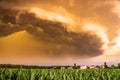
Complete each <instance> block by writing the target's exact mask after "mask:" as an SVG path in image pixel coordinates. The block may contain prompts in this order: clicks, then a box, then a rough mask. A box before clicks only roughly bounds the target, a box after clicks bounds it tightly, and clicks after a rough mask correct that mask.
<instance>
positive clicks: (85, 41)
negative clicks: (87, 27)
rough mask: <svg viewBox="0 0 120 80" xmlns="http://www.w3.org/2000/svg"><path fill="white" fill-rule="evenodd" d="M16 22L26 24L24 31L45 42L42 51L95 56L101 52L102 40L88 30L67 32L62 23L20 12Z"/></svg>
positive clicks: (53, 53) (54, 53) (55, 53)
mask: <svg viewBox="0 0 120 80" xmlns="http://www.w3.org/2000/svg"><path fill="white" fill-rule="evenodd" d="M17 23H18V24H22V25H26V26H27V27H26V31H27V32H29V33H30V34H32V35H34V36H35V38H36V40H40V41H43V42H45V44H44V45H46V46H47V47H46V48H44V49H43V50H44V53H47V54H50V55H53V56H56V55H72V56H76V55H77V56H97V55H101V54H102V53H103V50H102V49H101V47H102V45H103V44H102V41H101V39H100V38H99V37H98V36H97V35H95V34H90V33H89V32H81V33H75V32H69V31H67V29H66V27H65V26H67V25H65V24H64V23H60V22H57V21H49V20H44V19H40V18H36V17H35V15H34V14H30V13H27V12H24V13H21V14H20V15H19V19H18V21H17Z"/></svg>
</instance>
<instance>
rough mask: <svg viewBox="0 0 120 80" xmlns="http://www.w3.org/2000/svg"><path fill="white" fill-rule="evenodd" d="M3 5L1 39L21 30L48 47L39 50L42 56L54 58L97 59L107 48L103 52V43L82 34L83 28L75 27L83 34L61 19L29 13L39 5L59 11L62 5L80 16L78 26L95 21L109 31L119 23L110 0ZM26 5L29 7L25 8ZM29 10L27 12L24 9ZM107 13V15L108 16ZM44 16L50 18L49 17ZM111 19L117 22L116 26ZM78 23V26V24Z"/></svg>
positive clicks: (0, 1) (0, 8)
mask: <svg viewBox="0 0 120 80" xmlns="http://www.w3.org/2000/svg"><path fill="white" fill-rule="evenodd" d="M71 1H72V2H71ZM113 2H114V1H113ZM8 3H9V4H8ZM28 3H29V4H28ZM95 3H96V4H95ZM0 4H1V6H0V12H1V13H0V37H5V36H8V35H11V34H13V33H15V32H18V31H23V30H24V31H27V32H28V33H29V34H32V35H33V36H34V39H35V40H36V41H40V42H43V43H44V45H46V47H44V48H42V49H40V50H42V52H43V53H39V54H46V55H48V56H49V54H50V55H51V54H52V56H53V57H56V56H57V55H61V56H66V55H67V56H78V57H81V56H86V57H93V56H98V55H101V54H103V53H104V49H102V47H103V44H104V43H103V41H102V39H101V37H99V36H98V35H97V34H95V33H91V32H89V31H82V30H81V28H83V26H82V25H72V26H73V28H74V27H78V29H80V32H78V31H72V30H71V31H70V30H69V29H68V27H69V26H70V25H69V24H70V23H71V22H70V23H66V22H64V21H63V22H62V21H59V20H58V19H55V21H54V20H51V19H48V18H42V17H38V16H36V13H34V12H30V11H29V9H31V7H33V6H35V5H37V7H38V8H40V9H41V8H42V7H41V6H39V4H41V5H43V4H46V5H49V6H51V8H53V7H55V8H57V6H59V7H62V8H65V10H66V11H67V12H68V13H70V14H72V15H74V16H76V17H78V18H79V20H80V21H78V22H79V24H82V23H83V22H85V21H92V22H94V21H96V23H100V24H102V25H104V26H105V28H107V30H112V29H113V25H114V26H115V30H116V29H117V28H118V27H117V25H118V22H119V20H120V19H119V18H118V16H117V15H116V14H115V13H113V12H112V10H111V9H112V7H113V4H111V3H109V2H108V1H99V2H96V1H95V0H93V1H87V2H86V1H83V0H79V1H75V0H69V4H68V5H66V4H67V1H63V0H60V2H58V1H57V0H52V1H51V2H49V1H48V0H46V1H44V0H41V1H38V3H36V2H35V1H33V0H29V1H27V0H24V1H23V0H9V1H4V0H0ZM4 4H8V6H5V5H4ZM13 4H17V5H18V6H17V5H15V6H13ZM24 4H26V5H27V6H23V5H24ZM91 4H92V5H91ZM102 5H103V6H102ZM26 7H27V9H22V8H26ZM48 9H49V8H48ZM78 10H79V11H78ZM43 11H44V10H43ZM45 11H46V12H45V13H49V12H50V11H49V10H48V11H47V10H45ZM104 11H105V12H104ZM88 13H89V14H88ZM106 14H107V15H108V16H106ZM44 15H45V16H46V17H48V15H49V14H44ZM53 16H54V15H53ZM110 19H114V20H115V23H114V22H113V21H112V20H110ZM68 22H69V21H68ZM78 22H77V23H76V24H78ZM106 26H107V27H106ZM108 27H109V28H108ZM108 33H109V32H108ZM114 33H116V32H114ZM38 49H39V48H38ZM34 54H35V53H34ZM37 54H38V53H37Z"/></svg>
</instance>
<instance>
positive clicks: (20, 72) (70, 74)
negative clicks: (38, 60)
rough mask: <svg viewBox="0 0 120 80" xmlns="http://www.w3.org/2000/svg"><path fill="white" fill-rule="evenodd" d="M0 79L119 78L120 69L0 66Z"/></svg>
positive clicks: (102, 79)
mask: <svg viewBox="0 0 120 80" xmlns="http://www.w3.org/2000/svg"><path fill="white" fill-rule="evenodd" d="M0 80H120V69H97V70H92V69H86V70H80V69H24V68H14V69H13V68H0Z"/></svg>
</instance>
